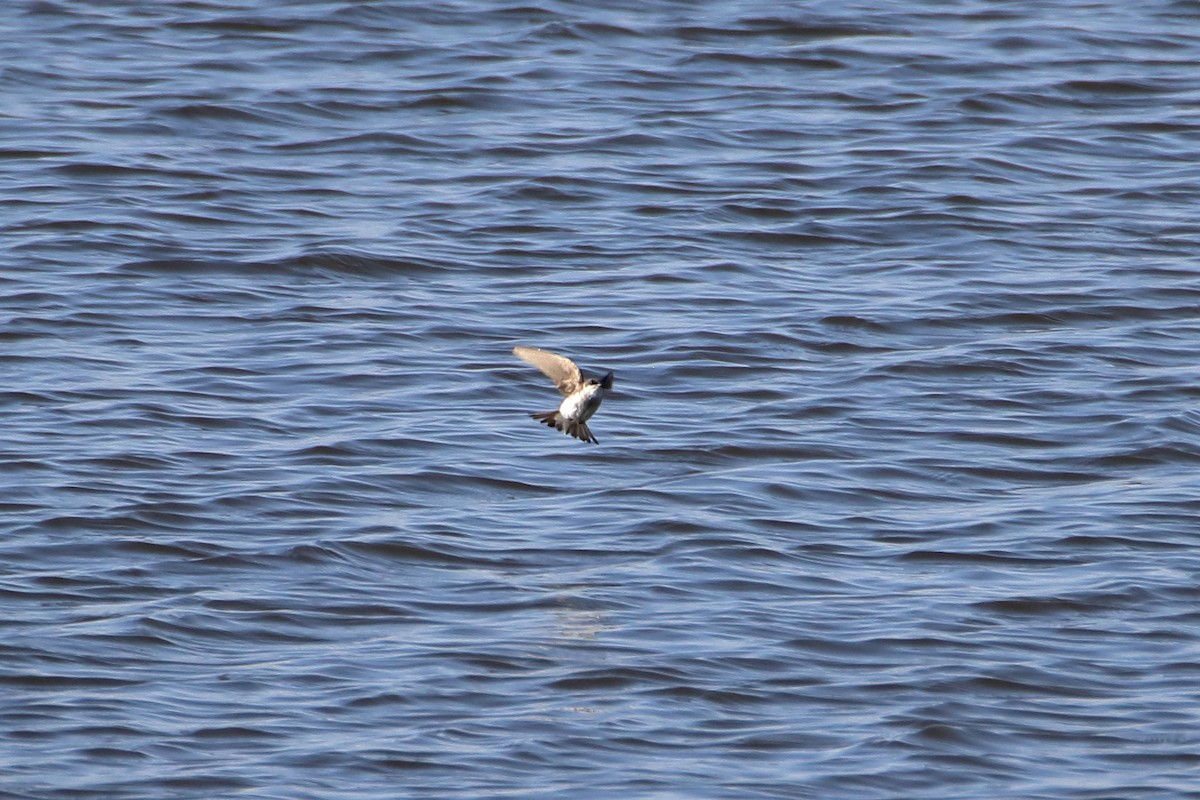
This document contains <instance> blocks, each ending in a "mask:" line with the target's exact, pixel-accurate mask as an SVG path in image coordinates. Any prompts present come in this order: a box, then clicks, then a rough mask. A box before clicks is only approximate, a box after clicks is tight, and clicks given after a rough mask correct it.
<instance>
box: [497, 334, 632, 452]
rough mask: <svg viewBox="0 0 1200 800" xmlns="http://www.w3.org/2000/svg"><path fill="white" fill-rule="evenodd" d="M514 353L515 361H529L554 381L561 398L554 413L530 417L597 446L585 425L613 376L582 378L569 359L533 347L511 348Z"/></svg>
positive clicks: (611, 382) (545, 412) (610, 374)
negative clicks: (561, 395)
mask: <svg viewBox="0 0 1200 800" xmlns="http://www.w3.org/2000/svg"><path fill="white" fill-rule="evenodd" d="M513 353H514V354H515V355H516V356H517V358H520V359H522V360H523V361H528V362H529V363H530V364H533V365H534V366H535V367H537V368H538V369H540V370H541V371H542V373H543V374H544V375H545V376H546V377H547V378H549V379H550V380H552V381H554V385H555V386H557V387H558V391H560V392H562V394H563V401H562V403H561V404H560V405H559V406H558V409H557V410H555V411H543V412H540V413H536V414H530V415H529V416H531V417H533V418H534V419H536V420H537V421H538V422H544V423H545V424H546V425H548V426H549V427H551V428H556V429H558V430H560V431H562V432H563V433H565V434H567V435H568V436H574V437H575V438H576V439H579V440H581V441H584V442H591V443H592V444H599V443H600V442H599V441H597V439H596V437H595V436H593V435H592V432H591V431H590V430H588V426H587V421H588V420H589V419H591V418H592V415H593V414H595V413H596V409H598V408H600V401H601V400H603V399H604V393H605V392H606V391H608V390H609V389H611V388H612V384H613V374H612V370H609V372H608V374H607V375H605V376H604V377H603V378H600V379H599V380H597V379H596V378H586V379H585V378H584V377H583V374H582V373H581V372H580V371H579V367H577V366H575V362H574V361H572V360H571V359H569V358H567V357H565V356H560V355H558V354H557V353H551V352H550V351H549V350H540V349H538V348H536V347H514V348H513Z"/></svg>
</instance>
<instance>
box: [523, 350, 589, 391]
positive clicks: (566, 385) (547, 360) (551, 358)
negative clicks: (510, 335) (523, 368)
mask: <svg viewBox="0 0 1200 800" xmlns="http://www.w3.org/2000/svg"><path fill="white" fill-rule="evenodd" d="M513 354H514V355H516V357H517V358H519V359H521V360H522V361H527V362H529V363H530V364H533V365H534V366H535V367H537V368H538V369H540V370H541V371H542V374H543V375H545V376H546V377H547V378H549V379H550V380H552V381H554V385H555V386H557V387H558V390H559V391H560V392H562V393H563V394H564V395H568V394H571V393H572V392H574V391H575V390H576V389H578V388H579V387H580V385H581V384H582V383H583V376H582V375H580V374H579V367H577V366H575V362H574V361H572V360H571V359H569V358H567V357H565V356H560V355H558V354H557V353H551V352H550V351H549V350H542V349H540V348H537V347H521V346H517V347H514V348H513Z"/></svg>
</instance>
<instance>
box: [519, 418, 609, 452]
mask: <svg viewBox="0 0 1200 800" xmlns="http://www.w3.org/2000/svg"><path fill="white" fill-rule="evenodd" d="M529 416H531V417H533V418H534V419H536V420H537V421H538V422H540V423H542V424H543V425H546V426H547V427H550V428H554V429H555V430H559V431H562V432H563V433H565V434H567V435H568V436H574V437H575V438H576V439H579V440H581V441H584V442H591V443H592V444H600V441H599V440H598V439H596V437H595V436H593V435H592V432H591V430H589V429H588V426H587V423H584V422H578V421H576V420H573V419H563V416H562V414H559V413H558V411H557V410H555V411H540V412H538V413H535V414H530V415H529Z"/></svg>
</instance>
